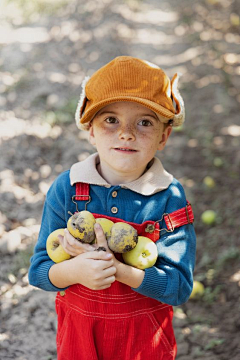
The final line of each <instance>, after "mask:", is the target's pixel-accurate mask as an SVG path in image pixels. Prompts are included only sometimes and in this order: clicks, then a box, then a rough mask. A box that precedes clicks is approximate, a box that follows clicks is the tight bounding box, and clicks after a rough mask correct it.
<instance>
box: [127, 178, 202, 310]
mask: <svg viewBox="0 0 240 360" xmlns="http://www.w3.org/2000/svg"><path fill="white" fill-rule="evenodd" d="M168 194H169V196H168V201H167V202H166V207H165V211H164V212H165V213H169V214H170V213H171V212H173V211H175V210H178V209H180V208H183V207H185V206H186V204H187V201H186V197H185V193H184V190H183V188H182V186H181V185H180V184H179V183H178V182H177V181H174V183H173V184H172V185H171V186H170V187H169V189H168ZM162 228H166V224H164V223H163V224H162ZM156 245H157V248H158V259H157V262H156V264H155V265H154V266H153V267H151V268H149V269H145V276H144V279H143V282H142V283H141V285H140V286H139V287H138V288H134V289H133V290H135V291H137V292H139V293H141V294H142V295H145V296H149V297H151V298H154V299H156V300H158V301H161V302H163V303H166V304H169V305H180V304H182V303H184V302H186V301H187V300H188V298H189V296H190V294H191V291H192V286H193V270H194V266H195V253H196V235H195V231H194V227H193V225H192V224H188V225H184V226H181V227H179V228H177V229H175V230H174V231H173V232H172V233H168V232H164V231H163V232H162V233H161V236H160V239H159V240H158V241H157V243H156Z"/></svg>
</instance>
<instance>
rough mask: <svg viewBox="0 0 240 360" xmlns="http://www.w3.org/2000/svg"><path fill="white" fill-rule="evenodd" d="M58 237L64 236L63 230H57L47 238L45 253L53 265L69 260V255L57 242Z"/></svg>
mask: <svg viewBox="0 0 240 360" xmlns="http://www.w3.org/2000/svg"><path fill="white" fill-rule="evenodd" d="M59 236H64V229H57V230H55V231H53V232H51V234H50V235H49V236H48V238H47V253H48V256H49V257H50V259H51V260H52V261H54V262H55V263H59V262H62V261H64V260H69V259H70V258H71V255H69V254H67V253H66V251H65V250H64V249H63V247H62V245H61V244H60V241H59V238H58V237H59Z"/></svg>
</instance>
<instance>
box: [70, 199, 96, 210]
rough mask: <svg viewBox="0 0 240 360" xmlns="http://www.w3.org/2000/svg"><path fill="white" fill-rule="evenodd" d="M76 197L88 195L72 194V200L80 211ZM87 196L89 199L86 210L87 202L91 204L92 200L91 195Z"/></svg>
mask: <svg viewBox="0 0 240 360" xmlns="http://www.w3.org/2000/svg"><path fill="white" fill-rule="evenodd" d="M76 197H86V195H73V196H72V202H73V203H74V204H75V205H76V210H77V212H78V211H79V210H78V204H77V202H76V201H75V198H76ZM87 197H88V201H87V202H86V203H85V211H86V210H87V204H89V203H90V201H91V200H92V199H91V196H90V195H87Z"/></svg>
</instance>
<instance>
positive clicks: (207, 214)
mask: <svg viewBox="0 0 240 360" xmlns="http://www.w3.org/2000/svg"><path fill="white" fill-rule="evenodd" d="M201 219H202V222H203V223H204V224H206V225H212V224H214V223H215V221H216V212H215V211H214V210H206V211H204V212H203V213H202V216H201Z"/></svg>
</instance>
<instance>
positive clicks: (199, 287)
mask: <svg viewBox="0 0 240 360" xmlns="http://www.w3.org/2000/svg"><path fill="white" fill-rule="evenodd" d="M204 291H205V289H204V285H203V284H202V283H201V282H200V281H196V280H194V281H193V289H192V293H191V295H190V299H194V300H195V299H199V298H200V297H202V296H203V294H204Z"/></svg>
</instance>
